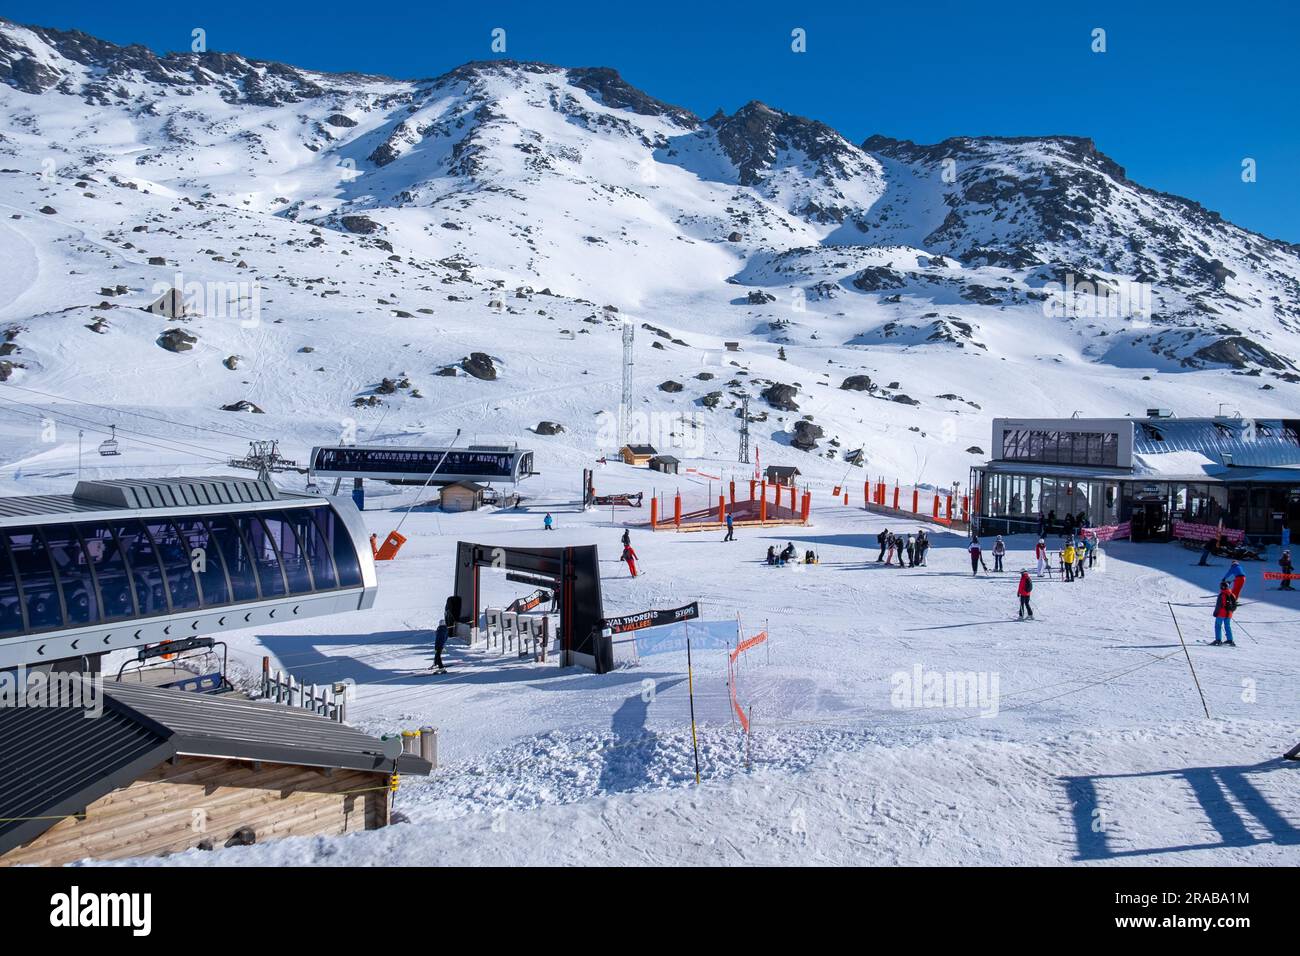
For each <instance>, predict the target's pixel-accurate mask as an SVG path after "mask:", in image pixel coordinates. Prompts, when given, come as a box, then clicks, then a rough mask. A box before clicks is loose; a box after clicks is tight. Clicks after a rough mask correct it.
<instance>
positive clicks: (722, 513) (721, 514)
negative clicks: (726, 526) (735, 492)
mask: <svg viewBox="0 0 1300 956" xmlns="http://www.w3.org/2000/svg"><path fill="white" fill-rule="evenodd" d="M726 520H727V499H726V497H725V496H724V495H718V522H719V524H721V523H722V522H724V521H726Z"/></svg>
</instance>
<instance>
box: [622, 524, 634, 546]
mask: <svg viewBox="0 0 1300 956" xmlns="http://www.w3.org/2000/svg"><path fill="white" fill-rule="evenodd" d="M631 545H632V532H631V531H630V530H628V529H627V528H624V529H623V547H625V548H627V547H631Z"/></svg>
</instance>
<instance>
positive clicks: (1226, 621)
mask: <svg viewBox="0 0 1300 956" xmlns="http://www.w3.org/2000/svg"><path fill="white" fill-rule="evenodd" d="M1235 610H1237V597H1236V595H1234V594H1233V593H1232V589H1231V588H1230V587H1229V586H1228V581H1227V579H1226V578H1225V579H1224V580H1222V581H1220V582H1219V597H1218V600H1216V601H1215V602H1214V643H1215V644H1227V645H1228V646H1229V647H1236V646H1237V645H1236V644H1235V643H1234V642H1233V640H1232V612H1233V611H1235ZM1225 634H1226V635H1227V638H1228V639H1227V640H1226V641H1225V640H1224V639H1223V637H1224V635H1225Z"/></svg>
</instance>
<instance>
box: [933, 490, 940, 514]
mask: <svg viewBox="0 0 1300 956" xmlns="http://www.w3.org/2000/svg"><path fill="white" fill-rule="evenodd" d="M934 517H935V519H936V520H937V519H938V517H939V492H937V491H936V492H935V493H934Z"/></svg>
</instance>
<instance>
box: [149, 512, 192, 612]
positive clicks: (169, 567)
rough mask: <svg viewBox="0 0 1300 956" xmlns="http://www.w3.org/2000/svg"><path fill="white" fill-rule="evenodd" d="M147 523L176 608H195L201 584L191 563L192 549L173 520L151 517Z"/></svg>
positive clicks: (185, 609) (175, 609) (177, 609)
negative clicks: (188, 546)
mask: <svg viewBox="0 0 1300 956" xmlns="http://www.w3.org/2000/svg"><path fill="white" fill-rule="evenodd" d="M146 527H147V528H148V529H149V537H150V539H152V541H153V543H154V547H155V548H156V549H157V552H158V557H159V558H160V559H161V560H162V566H163V571H164V573H165V574H166V580H167V591H168V594H169V595H170V597H171V609H172V610H173V611H193V610H197V609H198V606H199V585H198V581H197V580H196V579H195V577H194V571H193V569H192V568H191V567H190V553H189V549H188V548H186V547H185V542H184V541H183V540H182V539H181V536H180V535H179V534H178V533H177V532H176V528H175V527H174V526H173V525H172V523H171V522H170V521H151V522H149V523H148V524H147V525H146Z"/></svg>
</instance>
